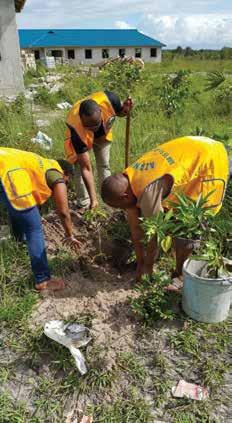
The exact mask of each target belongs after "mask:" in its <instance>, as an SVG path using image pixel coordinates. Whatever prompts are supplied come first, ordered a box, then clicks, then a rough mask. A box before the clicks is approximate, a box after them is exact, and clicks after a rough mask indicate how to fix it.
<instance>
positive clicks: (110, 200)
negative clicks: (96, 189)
mask: <svg viewBox="0 0 232 423" xmlns="http://www.w3.org/2000/svg"><path fill="white" fill-rule="evenodd" d="M101 196H102V199H103V201H104V202H105V203H106V204H108V206H111V207H115V208H121V209H127V208H130V207H133V206H135V205H136V202H137V199H136V197H135V196H134V194H133V192H132V190H131V187H130V183H129V180H128V178H127V176H126V175H124V174H123V173H118V174H117V175H111V176H108V178H106V179H105V180H104V181H103V183H102V187H101Z"/></svg>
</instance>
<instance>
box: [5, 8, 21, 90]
mask: <svg viewBox="0 0 232 423" xmlns="http://www.w3.org/2000/svg"><path fill="white" fill-rule="evenodd" d="M0 55H1V57H0V95H15V94H19V93H20V92H22V91H23V90H24V84H23V70H22V63H21V59H20V49H19V39H18V31H17V27H16V20H15V5H14V0H0Z"/></svg>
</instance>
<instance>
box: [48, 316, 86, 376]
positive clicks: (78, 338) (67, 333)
mask: <svg viewBox="0 0 232 423" xmlns="http://www.w3.org/2000/svg"><path fill="white" fill-rule="evenodd" d="M44 333H45V335H46V336H47V337H48V338H51V339H52V340H53V341H56V342H58V343H59V344H61V345H64V346H65V347H67V348H68V349H69V351H70V353H71V354H72V356H73V357H74V359H75V362H76V366H77V368H78V370H79V372H80V373H81V374H82V375H84V374H85V373H87V368H86V365H85V359H84V356H83V355H82V353H81V352H80V350H79V349H78V348H79V347H84V346H85V345H87V344H88V343H89V342H90V341H91V337H90V331H89V329H88V328H86V327H85V326H84V325H79V324H78V323H64V321H63V320H50V321H49V322H47V323H45V325H44Z"/></svg>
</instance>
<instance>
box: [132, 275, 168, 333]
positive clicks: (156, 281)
mask: <svg viewBox="0 0 232 423" xmlns="http://www.w3.org/2000/svg"><path fill="white" fill-rule="evenodd" d="M169 284H171V279H170V277H169V276H168V275H167V274H166V272H165V271H159V272H158V271H157V272H156V273H154V274H153V275H152V276H148V275H145V276H144V277H143V279H142V282H141V283H140V284H139V285H137V286H136V288H135V289H136V291H137V292H138V293H139V296H138V297H137V298H133V299H131V307H132V310H133V311H134V312H135V314H136V315H137V316H138V317H139V318H140V319H141V320H142V321H143V322H144V324H145V325H146V326H152V325H153V324H154V321H155V320H159V319H165V320H172V319H173V318H174V313H173V311H172V310H171V309H170V293H168V292H165V287H166V286H168V285H169Z"/></svg>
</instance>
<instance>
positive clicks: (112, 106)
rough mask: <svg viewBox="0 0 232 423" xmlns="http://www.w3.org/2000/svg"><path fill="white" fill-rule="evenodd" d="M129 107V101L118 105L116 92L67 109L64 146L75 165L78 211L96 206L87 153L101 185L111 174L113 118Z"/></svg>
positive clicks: (106, 93) (87, 100)
mask: <svg viewBox="0 0 232 423" xmlns="http://www.w3.org/2000/svg"><path fill="white" fill-rule="evenodd" d="M131 108H132V101H131V99H130V98H127V99H126V100H125V101H124V102H123V103H121V101H120V99H119V97H118V96H117V95H116V94H115V93H112V92H110V91H104V92H103V91H102V92H96V93H93V94H92V95H90V96H89V97H86V98H85V99H83V100H79V101H77V102H76V104H74V106H73V107H72V109H71V110H70V112H69V114H68V116H67V120H66V125H67V130H66V136H65V145H64V146H65V151H66V157H67V160H68V161H69V162H70V163H72V164H75V173H76V178H75V179H76V190H77V206H78V207H79V208H80V209H84V208H88V207H90V208H95V207H97V205H98V201H97V195H96V190H95V184H94V177H93V172H92V167H91V162H90V158H89V153H88V151H89V150H90V149H92V148H93V151H94V155H95V159H96V164H97V172H98V178H99V183H100V185H101V183H102V182H103V180H104V179H105V178H106V177H107V176H109V175H110V165H109V158H110V147H111V141H112V130H111V128H112V125H113V123H114V121H115V118H116V116H126V115H127V113H128V112H129V110H131Z"/></svg>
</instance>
